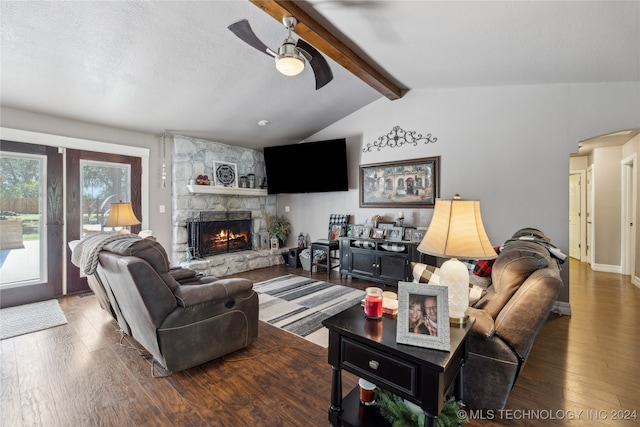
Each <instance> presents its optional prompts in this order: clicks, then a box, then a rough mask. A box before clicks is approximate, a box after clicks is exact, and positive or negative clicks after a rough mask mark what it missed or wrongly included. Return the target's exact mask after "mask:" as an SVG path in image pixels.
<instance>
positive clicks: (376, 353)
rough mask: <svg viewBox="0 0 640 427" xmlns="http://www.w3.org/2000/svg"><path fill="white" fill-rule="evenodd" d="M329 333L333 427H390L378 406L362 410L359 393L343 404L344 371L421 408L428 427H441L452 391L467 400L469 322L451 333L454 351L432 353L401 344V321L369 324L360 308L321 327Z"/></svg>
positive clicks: (375, 321)
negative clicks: (440, 419) (398, 334)
mask: <svg viewBox="0 0 640 427" xmlns="http://www.w3.org/2000/svg"><path fill="white" fill-rule="evenodd" d="M322 324H323V325H324V326H326V327H327V329H329V355H328V360H329V364H330V365H331V368H332V370H333V378H332V386H331V407H330V409H329V423H330V425H331V426H348V427H365V426H376V427H377V426H390V423H388V422H387V421H386V420H385V419H384V418H383V417H382V416H380V414H379V413H378V411H377V408H376V407H375V406H364V405H361V404H360V394H359V389H358V387H355V388H354V389H353V390H352V391H351V392H350V393H349V394H348V395H347V396H346V397H345V398H344V399H342V370H343V369H344V370H346V371H348V372H351V373H353V374H355V375H358V376H359V377H361V378H364V379H366V380H367V381H371V382H372V383H374V384H376V385H377V386H378V387H380V388H384V389H385V390H388V391H390V392H392V393H394V394H397V395H398V396H401V397H403V398H405V399H407V400H408V401H410V402H413V403H415V404H417V405H418V406H420V407H421V408H422V409H423V410H424V411H425V412H426V413H427V425H430V426H434V427H435V425H436V417H437V415H438V414H439V413H440V411H441V410H442V407H443V405H444V399H445V397H446V394H447V391H448V390H449V389H450V388H451V387H452V386H453V391H454V393H453V394H454V395H455V396H456V398H457V399H459V400H462V399H463V395H462V388H463V387H462V386H463V366H464V363H465V360H466V358H467V337H468V336H469V331H470V330H471V324H470V322H468V323H467V325H466V326H465V327H464V328H455V327H452V328H451V331H450V334H451V351H449V352H447V351H442V350H432V349H427V348H422V347H415V346H410V345H406V344H398V343H396V325H397V322H396V319H394V318H391V317H387V316H386V315H385V316H383V318H382V319H380V320H370V319H367V318H365V316H364V312H363V310H362V307H361V306H360V305H356V306H353V307H351V308H349V309H347V310H345V311H343V312H341V313H338V314H336V315H334V316H332V317H330V318H328V319H326V320H325V321H323V322H322Z"/></svg>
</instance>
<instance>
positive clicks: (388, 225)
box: [378, 221, 396, 237]
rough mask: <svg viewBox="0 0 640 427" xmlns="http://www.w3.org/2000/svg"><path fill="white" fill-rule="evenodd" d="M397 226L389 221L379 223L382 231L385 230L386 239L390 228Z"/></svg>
mask: <svg viewBox="0 0 640 427" xmlns="http://www.w3.org/2000/svg"><path fill="white" fill-rule="evenodd" d="M395 226H396V223H395V222H393V221H391V222H387V221H380V222H379V223H378V228H382V229H383V230H384V236H385V237H386V235H387V230H388V229H389V228H390V227H395Z"/></svg>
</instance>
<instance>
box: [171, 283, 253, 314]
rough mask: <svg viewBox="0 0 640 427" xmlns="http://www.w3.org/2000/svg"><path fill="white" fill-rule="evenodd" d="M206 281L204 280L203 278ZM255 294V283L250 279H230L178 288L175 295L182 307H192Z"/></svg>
mask: <svg viewBox="0 0 640 427" xmlns="http://www.w3.org/2000/svg"><path fill="white" fill-rule="evenodd" d="M203 279H204V278H203ZM252 292H253V282H252V281H251V280H248V279H240V278H229V279H218V280H216V281H214V282H209V283H202V284H194V285H188V286H178V288H176V290H175V291H174V292H173V294H174V295H175V297H176V300H177V301H178V305H179V306H181V307H190V306H194V305H198V304H203V303H207V302H211V301H219V300H225V299H233V298H236V297H237V298H246V296H247V295H249V294H251V293H252Z"/></svg>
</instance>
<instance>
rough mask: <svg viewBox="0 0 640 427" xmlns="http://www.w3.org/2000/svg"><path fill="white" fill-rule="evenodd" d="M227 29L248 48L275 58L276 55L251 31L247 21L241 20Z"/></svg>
mask: <svg viewBox="0 0 640 427" xmlns="http://www.w3.org/2000/svg"><path fill="white" fill-rule="evenodd" d="M227 28H229V30H231V32H232V33H233V34H235V35H236V36H238V37H239V38H240V40H242V41H244V42H245V43H247V44H248V45H250V46H253V47H254V48H256V49H258V50H259V51H261V52H264V53H266V54H267V55H269V56H273V57H274V58H275V56H276V53H275V52H274V51H273V50H272V49H270V48H269V47H268V46H267V45H266V44H264V43H262V41H260V39H259V38H258V36H256V34H255V33H254V32H253V30H252V29H251V25H249V21H247V20H246V19H242V20H240V21H238V22H236V23H235V24H231V25H229V26H228V27H227Z"/></svg>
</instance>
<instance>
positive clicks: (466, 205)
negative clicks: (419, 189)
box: [418, 194, 498, 326]
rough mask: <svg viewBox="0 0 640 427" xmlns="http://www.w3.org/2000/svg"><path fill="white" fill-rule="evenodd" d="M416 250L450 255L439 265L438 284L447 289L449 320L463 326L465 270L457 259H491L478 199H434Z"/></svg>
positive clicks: (493, 254) (466, 292) (466, 288)
mask: <svg viewBox="0 0 640 427" xmlns="http://www.w3.org/2000/svg"><path fill="white" fill-rule="evenodd" d="M418 251H420V252H422V253H425V254H429V255H433V256H437V257H444V258H450V259H449V260H447V261H445V262H444V263H443V264H442V266H441V267H440V284H441V285H445V286H447V287H448V288H449V292H448V293H449V321H450V322H451V323H452V324H458V325H461V326H462V325H465V324H466V322H467V316H466V315H465V310H466V309H467V307H469V270H468V269H467V267H466V266H465V265H464V264H463V263H462V262H460V261H458V258H461V259H473V260H481V259H494V258H496V257H497V256H498V255H497V254H496V251H495V250H494V249H493V246H492V245H491V242H489V238H488V237H487V233H486V232H485V230H484V226H483V225H482V217H481V216H480V201H479V200H461V199H460V195H458V194H456V195H455V196H454V198H453V200H443V199H437V200H436V205H435V209H434V212H433V218H432V219H431V224H430V225H429V228H428V229H427V232H426V234H425V236H424V238H423V239H422V242H420V245H418Z"/></svg>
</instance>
